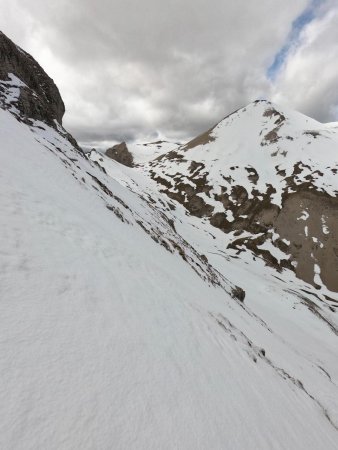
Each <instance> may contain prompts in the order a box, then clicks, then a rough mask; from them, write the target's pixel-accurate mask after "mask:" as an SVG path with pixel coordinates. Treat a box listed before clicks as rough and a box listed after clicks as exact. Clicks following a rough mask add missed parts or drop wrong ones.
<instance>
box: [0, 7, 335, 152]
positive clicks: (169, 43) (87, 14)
mask: <svg viewBox="0 0 338 450" xmlns="http://www.w3.org/2000/svg"><path fill="white" fill-rule="evenodd" d="M0 28H1V30H2V31H3V32H4V33H5V34H7V35H8V36H9V37H10V38H11V39H12V40H14V41H15V42H16V43H17V44H19V45H20V46H21V47H23V48H24V49H25V50H26V51H28V52H29V53H31V54H32V55H33V56H34V57H35V58H36V59H37V60H38V62H39V63H40V64H41V65H42V66H43V67H44V68H45V70H46V71H47V73H48V74H49V75H50V76H51V77H52V78H53V79H54V81H55V82H56V84H57V85H58V87H59V89H60V91H61V94H62V97H63V99H64V101H65V104H66V109H67V112H66V115H65V118H64V125H65V126H66V128H68V130H69V131H70V132H72V133H73V134H74V136H75V137H76V138H77V139H78V140H79V141H80V142H81V143H82V144H86V145H87V146H95V147H102V148H104V147H105V146H108V145H109V144H110V143H112V142H117V141H121V140H127V141H131V140H135V139H136V140H140V139H145V140H153V139H157V138H161V137H167V138H169V139H175V140H181V141H184V140H186V139H188V138H190V137H193V136H194V135H196V134H198V133H200V132H202V131H204V130H205V129H206V128H208V127H210V126H211V125H213V124H214V123H215V122H218V121H219V120H220V119H221V118H222V117H223V116H225V115H226V114H228V113H229V112H231V111H232V110H234V109H237V108H238V107H240V106H244V105H246V104H247V103H249V102H251V101H253V100H255V99H257V98H269V99H271V100H273V101H275V102H277V103H280V104H283V105H288V106H291V107H292V108H295V109H298V110H299V111H301V112H303V113H305V114H308V115H310V116H312V117H314V118H316V119H318V120H320V121H322V122H328V121H337V120H338V0H283V1H281V0H71V1H69V0H54V1H53V0H51V1H46V0H30V1H27V0H1V1H0Z"/></svg>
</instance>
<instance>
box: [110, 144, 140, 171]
mask: <svg viewBox="0 0 338 450" xmlns="http://www.w3.org/2000/svg"><path fill="white" fill-rule="evenodd" d="M106 155H107V156H109V158H111V159H114V160H115V161H117V162H119V163H120V164H123V165H124V166H128V167H133V166H134V159H133V155H132V154H131V153H130V151H129V150H128V147H127V144H126V143H125V142H121V144H117V145H114V146H113V147H111V148H108V150H107V151H106Z"/></svg>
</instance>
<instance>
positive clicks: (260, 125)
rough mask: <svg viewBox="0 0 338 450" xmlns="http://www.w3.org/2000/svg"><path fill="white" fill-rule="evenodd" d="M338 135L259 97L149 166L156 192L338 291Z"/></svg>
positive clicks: (236, 244)
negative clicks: (258, 99)
mask: <svg viewBox="0 0 338 450" xmlns="http://www.w3.org/2000/svg"><path fill="white" fill-rule="evenodd" d="M337 145H338V133H337V131H336V130H335V129H334V128H332V127H330V126H326V125H323V124H320V123H319V122H316V121H315V120H313V119H310V118H308V117H306V116H304V115H302V114H299V113H296V112H293V111H285V110H282V109H281V108H279V107H277V106H276V105H273V104H271V103H270V102H266V101H257V102H254V103H252V104H250V105H248V106H247V107H246V108H243V109H240V110H238V111H236V112H235V113H233V114H231V115H230V116H228V117H226V118H225V119H224V120H222V121H221V122H220V123H219V124H218V125H216V126H215V127H214V128H212V129H211V130H209V131H208V132H206V133H204V134H202V135H201V136H199V137H197V138H196V139H194V140H193V141H191V142H189V143H188V144H186V145H183V146H181V147H179V148H178V149H176V150H174V151H171V152H169V153H166V154H164V155H162V156H160V157H159V158H157V159H155V160H154V161H151V162H150V163H149V166H148V167H149V169H148V170H149V173H150V175H151V177H152V178H153V179H154V180H156V181H157V182H158V183H159V185H160V186H161V192H164V193H166V194H167V195H168V196H169V197H170V198H172V199H174V200H176V201H178V202H180V203H181V204H183V205H184V206H185V208H187V210H188V211H189V212H190V213H191V214H192V215H195V216H197V217H207V218H208V219H209V220H210V223H211V224H212V225H213V226H215V227H218V228H220V229H222V230H223V231H224V232H225V233H227V234H228V235H229V237H230V236H231V237H230V242H229V244H228V247H229V248H234V249H236V250H237V251H238V252H241V251H244V250H245V249H249V250H251V251H253V252H254V254H256V255H258V256H262V257H263V258H264V259H265V260H266V261H267V263H268V264H270V265H273V266H275V267H276V268H277V269H282V268H288V269H290V270H294V271H295V272H296V274H297V276H299V277H300V278H301V279H303V280H305V281H307V282H309V283H311V284H313V285H316V286H317V287H318V288H320V287H322V288H324V290H325V288H327V289H328V290H329V291H333V292H337V291H338V284H337V280H338V198H337V194H338V177H337V172H338V159H337Z"/></svg>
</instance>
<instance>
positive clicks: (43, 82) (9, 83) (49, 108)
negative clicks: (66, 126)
mask: <svg viewBox="0 0 338 450" xmlns="http://www.w3.org/2000/svg"><path fill="white" fill-rule="evenodd" d="M0 80H1V81H0V105H1V107H3V108H5V109H10V108H11V107H13V106H15V108H16V110H17V111H18V112H19V114H20V117H21V119H22V120H24V121H28V120H29V119H35V120H41V121H43V122H45V123H47V124H48V125H51V126H54V127H55V121H57V122H58V123H59V124H60V125H61V124H62V117H63V115H64V113H65V106H64V103H63V101H62V98H61V95H60V92H59V90H58V88H57V87H56V85H55V83H54V81H53V80H52V79H51V78H50V77H49V76H48V75H47V74H46V72H45V71H44V70H43V69H42V67H41V66H40V65H39V64H38V63H37V61H35V59H34V58H33V57H32V56H30V55H29V54H28V53H26V52H25V51H24V50H22V49H21V48H20V47H18V46H17V45H15V44H14V43H13V42H12V41H11V40H10V39H9V38H8V37H7V36H5V35H4V34H3V33H2V32H1V31H0Z"/></svg>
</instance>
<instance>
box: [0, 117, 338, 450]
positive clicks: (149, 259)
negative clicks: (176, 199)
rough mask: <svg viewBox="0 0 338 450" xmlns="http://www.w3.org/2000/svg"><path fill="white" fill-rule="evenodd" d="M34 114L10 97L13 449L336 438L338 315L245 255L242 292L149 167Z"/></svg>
mask: <svg viewBox="0 0 338 450" xmlns="http://www.w3.org/2000/svg"><path fill="white" fill-rule="evenodd" d="M35 125H36V126H35V127H31V128H29V127H27V126H26V125H24V124H22V123H19V122H18V121H17V120H16V119H15V118H14V117H13V116H11V115H10V113H9V112H4V111H1V110H0V149H1V152H0V156H1V165H0V167H1V172H0V173H1V176H0V195H1V211H2V212H3V214H1V218H0V221H1V271H0V286H1V290H2V301H1V314H0V320H1V325H0V329H1V365H0V370H1V379H2V383H1V387H0V398H1V402H0V405H1V406H0V415H1V416H0V417H1V420H0V423H1V438H0V439H1V447H2V448H15V449H21V448H22V449H40V448H41V449H42V448H49V449H54V448H55V449H60V448H62V449H70V448H83V449H86V448H88V449H92V448H107V449H108V448H118V449H125V448H137V449H139V448H145V449H158V448H163V449H165V448H168V449H172V448H184V449H196V448H201V449H204V448H212V449H223V448H231V449H243V448H247V449H256V448H260V449H271V448H276V449H289V448H297V449H309V448H312V449H321V448H323V449H334V448H336V442H337V438H338V431H337V428H338V403H337V398H338V395H337V394H338V391H337V389H338V388H337V386H338V366H337V359H336V348H337V331H336V314H334V313H333V312H332V311H330V310H329V308H327V307H326V306H325V305H324V304H321V303H320V302H319V301H317V300H316V298H315V297H314V298H313V299H314V303H313V304H311V303H310V301H309V299H307V297H306V296H305V297H303V298H302V297H301V296H300V294H299V293H297V292H296V295H295V293H293V292H290V291H289V290H288V289H287V286H282V284H281V283H280V282H279V281H278V280H276V281H275V282H273V278H272V277H270V278H269V277H268V273H267V272H264V273H266V277H268V278H269V281H267V282H265V281H264V277H263V278H262V277H261V275H262V273H258V274H257V273H255V272H254V271H253V272H251V269H250V270H249V266H247V265H246V264H245V262H243V263H241V264H242V265H241V264H238V265H237V266H232V265H229V266H228V267H227V268H225V267H223V266H222V264H219V267H218V269H219V270H220V271H223V270H224V272H226V271H227V270H228V269H229V267H233V269H232V272H233V273H229V276H230V275H231V277H234V279H236V278H237V279H239V278H243V276H245V279H246V281H245V284H246V285H247V286H248V288H247V291H246V297H245V302H244V303H242V302H240V301H238V300H236V299H235V298H232V296H231V292H232V289H233V286H234V285H236V284H239V283H237V282H236V283H232V282H231V281H230V282H227V281H226V280H224V278H223V277H222V276H221V275H220V274H219V275H217V272H216V271H215V270H214V269H212V268H210V267H208V266H207V265H206V262H205V261H204V260H202V261H200V260H199V259H198V255H197V254H198V251H197V253H196V251H194V250H192V249H190V247H189V243H188V242H186V241H185V240H184V239H183V238H180V233H181V230H180V231H178V230H176V231H175V232H174V231H173V235H172V237H171V239H172V240H173V241H174V242H176V244H177V245H180V246H182V248H183V250H184V252H185V253H186V254H187V255H188V257H190V260H189V258H187V257H186V256H185V258H182V255H180V251H179V250H176V251H174V250H173V251H167V249H166V246H165V245H159V244H160V243H161V242H156V239H154V238H155V237H156V236H157V238H158V235H156V230H159V232H160V231H161V230H162V234H163V236H165V238H167V234H168V233H169V228H171V227H168V229H166V228H165V227H166V226H167V223H168V221H167V219H168V218H169V219H170V218H171V217H172V216H171V215H170V213H169V209H170V208H168V210H167V206H168V204H166V202H165V200H162V202H163V205H162V207H163V209H162V210H160V209H159V208H157V201H158V200H157V199H153V201H154V202H155V204H156V207H155V208H152V207H151V204H152V202H150V201H149V202H148V201H147V198H146V197H147V194H146V193H145V194H143V196H142V197H143V198H141V196H140V194H139V190H140V189H141V188H142V186H143V184H142V183H146V182H147V179H146V178H144V177H141V174H138V172H136V175H134V176H135V177H136V178H135V179H133V178H132V176H131V173H132V170H133V169H128V168H125V167H123V166H121V165H119V164H118V163H116V162H114V161H110V162H111V164H112V167H113V166H115V170H116V179H113V178H112V177H109V174H108V175H106V174H104V173H103V172H102V171H100V169H99V168H97V167H96V166H95V164H94V165H93V163H90V162H89V161H87V160H86V159H85V158H84V157H83V155H82V154H80V153H79V152H77V151H76V150H74V149H72V147H71V145H70V143H69V142H68V141H67V140H66V139H64V138H63V137H62V136H61V135H59V134H58V133H57V132H56V131H55V130H53V129H50V128H48V127H47V126H45V125H43V124H41V123H39V124H38V123H36V124H35ZM112 172H113V168H112ZM119 173H120V176H119V175H118V174H119ZM134 174H135V172H134ZM123 178H124V180H125V181H123V180H122V179H123ZM128 179H129V181H128ZM127 185H128V186H129V188H128V187H127ZM131 186H134V192H132V189H131ZM142 189H143V188H142ZM107 205H108V206H109V209H108V208H107ZM173 213H175V214H176V217H177V223H178V222H179V220H178V219H179V214H182V216H181V218H183V217H184V213H183V209H182V210H179V209H177V211H176V210H175V211H173ZM163 216H166V218H165V217H163ZM196 220H197V219H196ZM181 225H182V233H183V231H184V230H183V228H184V227H185V225H184V224H183V223H182V224H181ZM192 225H193V224H192ZM188 226H191V225H187V227H188ZM160 227H163V228H161V229H160ZM147 230H148V232H149V233H148V232H146V231H147ZM216 232H219V233H220V234H221V232H220V231H219V230H216ZM169 237H170V235H169ZM191 239H192V241H193V240H195V241H196V243H197V242H198V243H199V244H198V245H199V246H200V247H201V248H202V247H203V245H204V243H203V239H204V238H203V233H202V234H199V231H198V230H197V229H196V235H195V236H194V237H192V236H191ZM189 252H191V253H189ZM234 261H235V260H234ZM196 262H197V263H198V264H199V265H200V269H199V268H198V267H197V266H196V265H195V267H194V263H196ZM193 267H194V268H193ZM261 271H266V268H265V267H264V266H262V267H261ZM243 279H244V278H243ZM215 280H216V282H214V284H212V281H215ZM292 282H293V283H297V280H293V281H292ZM293 288H294V290H296V288H297V284H294V286H293Z"/></svg>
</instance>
